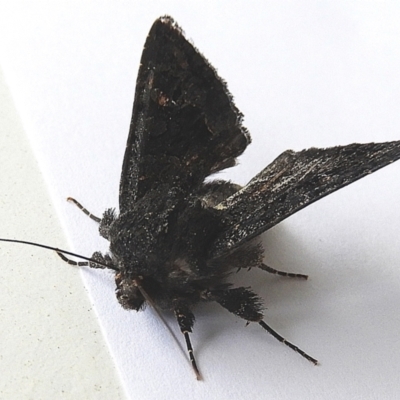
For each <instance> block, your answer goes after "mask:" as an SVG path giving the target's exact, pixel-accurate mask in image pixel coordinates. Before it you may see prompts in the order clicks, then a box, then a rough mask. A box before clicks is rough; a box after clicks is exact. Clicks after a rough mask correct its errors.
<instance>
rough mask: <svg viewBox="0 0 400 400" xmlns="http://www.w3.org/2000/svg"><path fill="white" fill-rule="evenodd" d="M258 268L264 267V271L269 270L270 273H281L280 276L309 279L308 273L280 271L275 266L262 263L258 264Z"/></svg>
mask: <svg viewBox="0 0 400 400" xmlns="http://www.w3.org/2000/svg"><path fill="white" fill-rule="evenodd" d="M258 268H260V269H262V270H263V271H267V272H269V273H270V274H275V275H280V276H287V277H289V278H301V279H308V275H303V274H293V273H291V272H286V271H279V270H277V269H275V268H272V267H269V266H268V265H266V264H264V263H262V264H260V265H258Z"/></svg>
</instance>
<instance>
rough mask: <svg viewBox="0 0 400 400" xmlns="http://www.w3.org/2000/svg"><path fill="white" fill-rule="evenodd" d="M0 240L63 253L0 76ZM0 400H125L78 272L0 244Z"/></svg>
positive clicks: (24, 249)
mask: <svg viewBox="0 0 400 400" xmlns="http://www.w3.org/2000/svg"><path fill="white" fill-rule="evenodd" d="M0 104H1V110H0V160H1V175H0V193H1V197H0V220H1V237H7V238H19V239H23V238H31V239H33V240H35V241H37V242H42V243H45V242H49V241H51V242H52V243H54V244H57V245H58V246H60V247H66V246H67V244H66V240H65V237H64V235H63V234H62V229H61V226H60V224H59V221H58V218H57V216H56V214H55V212H54V208H53V206H52V205H51V201H50V199H49V193H48V190H47V188H46V185H45V184H44V182H43V177H42V176H41V174H40V171H39V168H38V164H37V161H36V159H35V157H34V156H33V154H32V150H31V148H30V145H29V142H28V140H27V137H26V135H25V133H24V131H23V129H22V126H21V121H20V120H19V118H18V114H17V113H16V111H15V109H14V105H13V103H12V99H11V96H10V93H9V91H8V88H7V87H6V85H5V83H4V79H3V75H2V74H1V71H0ZM0 254H1V268H0V320H1V329H0V370H1V380H0V398H2V399H28V398H29V399H85V398H96V399H124V398H125V395H124V393H123V390H122V388H121V384H120V379H119V377H118V375H117V373H116V370H115V368H114V366H113V364H112V359H111V356H110V353H109V351H108V348H107V347H106V346H105V343H104V340H103V338H102V335H101V331H100V329H99V324H98V321H97V319H96V317H95V314H94V312H93V310H92V307H91V305H90V302H89V299H88V296H87V292H86V291H85V290H84V288H83V286H82V280H81V278H80V275H81V274H80V273H79V271H78V270H77V269H74V268H70V267H68V266H66V265H62V264H60V262H59V259H58V257H57V256H56V254H55V253H47V252H46V253H44V252H43V251H40V250H38V249H35V248H32V247H21V246H20V245H14V244H9V243H0Z"/></svg>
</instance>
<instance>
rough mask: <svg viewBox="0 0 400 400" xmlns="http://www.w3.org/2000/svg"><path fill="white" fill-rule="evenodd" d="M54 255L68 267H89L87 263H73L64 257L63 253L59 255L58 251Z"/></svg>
mask: <svg viewBox="0 0 400 400" xmlns="http://www.w3.org/2000/svg"><path fill="white" fill-rule="evenodd" d="M56 253H57V255H58V256H59V257H60V258H61V260H63V261H65V262H66V263H67V264H69V265H74V266H77V267H87V266H88V265H89V261H74V260H71V259H70V258H68V257H66V256H65V255H64V254H63V253H59V252H58V251H57V252H56Z"/></svg>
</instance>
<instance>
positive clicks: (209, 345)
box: [0, 1, 400, 399]
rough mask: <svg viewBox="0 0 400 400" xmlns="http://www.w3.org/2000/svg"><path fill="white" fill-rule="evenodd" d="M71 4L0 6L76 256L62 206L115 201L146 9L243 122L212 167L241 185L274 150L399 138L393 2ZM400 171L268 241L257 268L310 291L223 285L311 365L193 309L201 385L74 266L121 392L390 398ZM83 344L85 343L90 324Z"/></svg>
mask: <svg viewBox="0 0 400 400" xmlns="http://www.w3.org/2000/svg"><path fill="white" fill-rule="evenodd" d="M77 4H78V3H74V2H50V1H48V2H34V3H31V2H28V1H26V2H12V3H10V4H7V5H3V6H2V7H1V9H0V18H1V20H0V57H1V63H2V67H3V70H4V73H5V76H6V79H7V82H8V85H9V86H10V88H11V91H12V94H13V96H14V99H15V102H16V105H17V108H18V112H19V113H20V115H21V118H22V121H23V124H24V128H25V130H26V132H27V134H28V135H29V138H30V140H31V143H32V146H33V149H34V151H35V155H36V156H37V158H38V161H39V164H40V167H41V170H42V173H43V175H44V177H45V181H46V183H47V186H48V189H49V191H50V195H51V197H52V200H53V202H54V204H55V207H56V210H57V213H58V215H59V217H60V219H61V221H62V223H63V225H64V228H65V231H66V234H67V236H68V238H69V240H70V242H71V244H72V247H73V249H74V250H75V251H77V252H80V253H83V254H85V255H90V254H91V253H92V252H93V251H94V250H99V249H101V250H105V249H106V243H104V241H102V240H100V239H99V238H98V234H97V229H96V226H95V224H94V223H93V221H90V220H88V219H87V218H86V217H85V216H84V215H83V214H82V213H81V212H79V210H77V209H76V208H75V207H73V206H72V205H69V204H67V203H66V202H65V198H66V197H67V196H74V197H76V198H77V199H78V200H80V201H81V202H82V203H83V204H84V205H86V206H87V207H88V208H89V209H90V210H91V211H92V212H93V213H95V214H98V215H100V214H101V213H102V212H103V210H104V209H105V208H106V207H112V206H116V205H117V204H118V198H117V192H118V184H119V173H120V169H121V163H122V157H123V152H124V149H125V141H126V138H127V133H128V127H129V121H130V114H131V108H132V100H133V95H134V87H135V80H136V72H137V68H138V63H139V59H140V54H141V50H142V46H143V43H144V40H145V37H146V34H147V32H148V30H149V28H150V26H151V24H152V22H153V21H154V19H155V18H157V17H158V16H160V15H163V14H166V13H168V14H171V15H172V16H173V17H174V18H175V19H176V20H177V21H178V23H179V24H180V25H181V26H182V27H183V28H184V29H185V31H186V32H187V34H188V36H189V37H190V38H192V39H193V41H194V43H195V45H196V46H197V47H198V48H199V49H200V50H201V52H202V53H203V54H204V55H205V56H206V57H207V58H208V59H209V60H210V61H211V63H212V64H213V65H214V66H215V67H216V68H217V69H218V71H219V73H220V75H221V76H222V77H223V78H224V79H225V80H226V81H227V82H228V85H229V88H230V90H231V92H232V93H233V94H234V96H235V99H236V103H237V106H238V107H239V108H240V109H241V110H242V111H243V113H244V114H245V116H246V119H245V125H246V126H247V127H248V128H249V130H250V132H251V134H252V137H253V145H252V146H251V147H250V148H249V149H248V151H247V152H246V154H245V155H244V156H243V157H241V165H240V166H239V167H238V168H236V169H233V170H230V171H229V172H228V173H226V174H225V175H226V176H229V177H230V178H232V179H234V180H235V181H237V182H239V183H245V182H246V181H247V180H248V179H249V178H251V177H252V176H253V175H254V174H255V173H257V172H259V170H261V169H262V168H263V167H264V166H265V165H266V164H267V163H268V162H269V161H270V160H272V159H273V158H275V157H276V156H277V155H278V154H280V153H281V152H282V151H284V150H286V149H288V148H293V149H295V150H301V149H303V148H306V147H310V146H318V147H323V146H331V145H337V144H347V143H351V142H370V141H386V140H396V139H400V112H399V111H400V110H399V104H400V102H399V100H400V75H399V73H398V71H400V27H399V24H398V21H399V18H400V10H399V6H398V5H397V4H398V3H396V2H389V1H388V2H379V3H378V2H376V3H369V5H367V4H366V2H364V1H352V2H348V1H334V2H333V1H332V2H331V1H326V2H319V1H282V2H275V1H262V2H245V1H231V2H222V1H202V2H188V1H170V2H162V1H151V2H139V1H129V2H128V1H125V2H123V1H121V2H111V1H105V2H101V3H99V2H84V3H82V4H81V3H79V5H77ZM399 176H400V163H398V164H394V165H392V166H389V167H387V168H385V169H384V170H382V171H379V172H377V173H375V174H373V175H372V176H370V177H367V178H365V179H363V180H361V181H359V182H357V183H355V184H353V185H352V186H350V187H348V188H346V189H343V190H342V191H340V192H338V193H336V194H334V195H332V196H329V197H327V198H326V199H324V200H322V201H320V202H318V203H316V204H314V205H312V206H311V207H309V208H307V209H305V210H303V211H302V212H300V213H298V214H296V215H295V216H293V217H291V218H290V219H288V220H287V221H285V222H283V223H282V224H280V225H279V226H277V227H276V228H274V229H273V230H271V231H270V232H268V233H267V234H266V236H265V243H266V246H267V262H268V263H269V264H271V265H272V266H274V267H276V268H281V269H288V270H291V271H295V272H303V273H308V274H309V275H310V276H311V278H310V280H309V281H308V282H301V281H290V280H284V279H279V278H276V277H273V276H269V275H266V274H262V273H261V272H260V273H257V272H256V271H252V272H250V273H245V272H242V273H240V274H239V275H238V276H235V277H234V279H235V280H236V281H237V282H238V281H242V282H244V284H245V285H249V284H251V285H252V286H253V287H254V288H255V290H256V291H257V292H258V293H260V295H262V296H263V297H264V298H265V299H266V305H267V307H268V310H267V311H266V320H267V321H268V322H269V323H270V324H271V325H272V326H273V327H275V328H276V329H277V330H278V331H279V332H281V333H282V334H283V335H284V336H286V337H287V338H288V339H289V340H291V341H293V342H294V343H295V344H297V345H298V346H300V347H302V348H303V349H304V350H305V351H307V352H309V353H310V354H311V355H312V356H315V357H316V358H318V359H319V360H320V361H321V364H322V365H321V366H319V367H313V366H312V365H311V364H309V363H307V362H306V361H304V360H302V359H301V358H300V357H299V356H298V355H296V354H295V353H293V352H292V351H291V350H289V349H287V348H285V347H284V346H282V345H281V344H279V343H278V342H276V341H275V340H274V339H273V338H271V337H269V336H268V335H267V334H265V332H263V331H262V330H261V329H260V328H259V327H258V326H256V325H254V326H253V325H250V326H249V327H247V328H246V329H244V323H243V322H242V321H240V320H237V319H235V317H234V316H231V315H228V314H227V313H225V312H224V311H223V310H220V309H219V308H218V307H217V306H201V307H199V309H197V310H196V316H197V320H196V324H195V333H194V334H193V337H192V339H193V344H194V346H195V349H196V353H197V358H198V362H199V364H200V368H201V370H202V373H203V375H204V378H205V381H204V382H202V383H198V382H196V381H195V379H194V378H193V375H192V372H191V371H190V368H189V367H188V365H187V363H186V362H185V361H184V360H183V358H182V356H181V355H180V353H179V352H178V351H177V350H176V346H175V345H174V344H173V341H172V339H171V338H170V337H169V336H168V334H167V333H166V332H165V330H164V329H163V328H162V326H161V324H160V322H159V321H158V320H157V319H156V318H154V315H153V312H152V311H151V310H146V311H145V312H142V313H137V314H136V313H133V312H132V313H128V312H125V311H123V310H121V309H120V307H119V306H118V304H117V302H116V301H115V298H114V293H113V292H114V285H113V282H112V277H111V274H109V273H100V272H99V271H88V272H86V273H85V274H84V278H85V284H86V285H87V287H88V289H89V293H90V296H91V299H92V301H93V302H94V303H95V309H96V311H97V314H98V316H99V319H100V322H101V325H102V327H103V330H104V333H105V337H106V340H107V342H108V344H109V346H110V349H111V352H112V354H113V356H114V359H115V362H116V365H117V367H118V368H119V371H120V373H121V376H122V379H123V381H124V383H125V387H126V389H127V392H128V393H129V396H130V398H132V399H133V398H135V399H136V398H140V399H164V398H165V399H167V398H175V399H187V398H192V399H204V398H207V399H235V398H245V399H247V398H248V399H253V398H274V399H321V398H324V399H328V398H332V399H349V398H352V399H372V398H395V397H396V396H397V395H398V392H399V389H400V383H399V380H398V374H397V371H398V368H399V365H400V346H399V343H398V337H399V332H400V317H399V315H398V312H397V310H398V307H399V305H400V261H399V260H400V246H399V239H398V238H399V226H400V208H399V207H398V198H399V194H400V186H399V185H400V179H399ZM13 212H15V211H14V210H13ZM20 212H21V214H22V215H23V212H25V211H20ZM26 218H29V214H28V215H27V216H26ZM34 234H35V231H32V232H30V231H25V234H24V237H25V238H29V239H37V237H36V236H34ZM42 241H45V242H46V243H50V244H52V243H54V241H55V239H54V238H53V237H52V236H51V235H49V236H47V237H45V238H43V240H42ZM55 244H57V243H55ZM2 249H3V248H2ZM7 251H8V250H7ZM23 251H27V252H28V253H29V254H31V253H32V250H31V249H28V250H23V249H19V252H23ZM2 253H3V250H2ZM35 254H40V257H41V259H45V258H46V257H47V258H51V259H52V260H53V255H52V254H44V253H40V252H36V251H35ZM63 267H64V265H63V264H62V263H61V265H60V267H59V268H61V269H62V268H63ZM170 321H171V323H173V321H172V319H171V320H170ZM85 340H87V341H88V343H91V341H92V340H93V339H92V337H91V332H88V335H87V336H86V337H85ZM46 374H47V372H46V371H44V372H43V376H42V378H43V379H46V376H47V375H46ZM94 397H95V396H94Z"/></svg>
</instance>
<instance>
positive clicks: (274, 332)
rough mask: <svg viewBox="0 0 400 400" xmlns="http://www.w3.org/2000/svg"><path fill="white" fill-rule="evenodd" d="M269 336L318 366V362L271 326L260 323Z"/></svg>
mask: <svg viewBox="0 0 400 400" xmlns="http://www.w3.org/2000/svg"><path fill="white" fill-rule="evenodd" d="M258 323H259V324H260V325H261V326H262V327H263V328H264V329H265V330H266V331H267V332H268V333H269V334H271V335H272V336H273V337H274V338H275V339H277V340H279V341H280V342H281V343H283V344H285V345H286V346H288V347H290V348H291V349H292V350H294V351H295V352H296V353H299V354H300V355H301V356H303V357H304V358H305V359H306V360H308V361H310V362H312V363H313V364H314V365H318V360H316V359H315V358H313V357H311V356H309V355H308V354H307V353H306V352H304V351H303V350H301V349H299V348H298V347H297V346H295V345H294V344H293V343H290V342H288V341H287V340H286V339H285V338H284V337H283V336H281V335H280V334H279V333H278V332H276V331H274V330H273V329H272V328H271V327H270V326H269V325H267V324H266V323H265V322H264V321H259V322H258Z"/></svg>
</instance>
